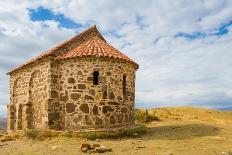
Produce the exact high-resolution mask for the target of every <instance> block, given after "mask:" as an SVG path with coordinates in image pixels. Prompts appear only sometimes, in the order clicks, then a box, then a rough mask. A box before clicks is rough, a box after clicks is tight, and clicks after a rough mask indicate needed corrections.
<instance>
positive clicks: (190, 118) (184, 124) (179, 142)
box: [0, 108, 232, 155]
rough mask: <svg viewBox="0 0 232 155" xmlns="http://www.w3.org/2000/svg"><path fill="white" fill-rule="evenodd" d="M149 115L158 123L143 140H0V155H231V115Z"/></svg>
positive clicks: (169, 111) (186, 111)
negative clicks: (102, 154)
mask: <svg viewBox="0 0 232 155" xmlns="http://www.w3.org/2000/svg"><path fill="white" fill-rule="evenodd" d="M149 113H155V114H156V115H157V116H158V117H159V118H160V119H161V120H160V121H153V122H150V123H147V124H146V126H147V127H148V133H147V134H145V135H143V136H135V137H132V138H128V137H127V138H126V137H125V138H121V139H119V138H117V139H96V140H86V139H83V138H73V137H71V138H70V137H61V136H58V137H54V138H47V139H45V140H43V141H38V140H31V139H28V138H26V137H23V138H19V139H16V140H13V139H9V140H6V141H4V140H3V138H2V139H1V137H0V141H2V140H3V141H2V142H0V154H1V155H5V154H14V155H17V154H19V155H22V154H23V155H24V154H28V155H33V154H35V155H36V154H38V155H43V154H44V155H50V154H51V155H53V154H54V155H77V154H78V155H79V154H89V153H91V154H98V153H96V151H95V150H96V149H98V150H101V149H103V150H104V149H105V151H106V152H105V153H104V154H109V155H111V154H112V155H121V154H122V155H124V154H125V155H130V154H133V155H134V154H135V155H137V154H138V155H144V154H145V155H232V113H231V112H219V111H213V110H207V109H195V108H162V109H152V110H149ZM83 150H84V151H83ZM84 152H85V153H84Z"/></svg>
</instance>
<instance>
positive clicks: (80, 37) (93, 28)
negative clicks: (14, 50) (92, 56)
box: [7, 25, 107, 74]
mask: <svg viewBox="0 0 232 155" xmlns="http://www.w3.org/2000/svg"><path fill="white" fill-rule="evenodd" d="M91 33H95V35H96V36H98V37H99V38H100V39H101V40H103V41H104V42H107V41H106V40H105V38H104V37H103V36H102V35H101V33H100V32H99V31H98V29H97V26H96V25H93V26H91V27H89V28H88V29H86V30H84V31H82V32H80V33H79V34H77V35H75V36H74V37H72V38H70V39H68V40H67V41H64V42H62V43H60V44H58V45H57V46H55V47H52V48H50V49H48V50H45V51H44V52H43V53H42V54H40V55H39V56H37V57H34V58H32V59H31V60H29V61H26V62H25V63H24V64H22V65H20V66H18V67H17V68H15V69H13V70H11V71H10V72H8V73H7V74H10V73H12V72H14V71H16V70H18V69H20V68H21V67H24V66H26V65H29V64H31V63H32V62H35V61H37V60H39V59H42V58H44V57H46V56H59V55H60V54H61V55H62V54H63V53H65V52H66V50H65V51H62V52H63V53H62V52H61V53H59V50H61V49H63V48H65V47H67V46H68V45H70V44H72V43H74V42H76V41H77V42H79V43H81V42H82V41H83V39H84V37H85V35H86V36H87V37H88V35H89V34H91ZM69 50H70V49H69Z"/></svg>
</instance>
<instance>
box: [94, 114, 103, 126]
mask: <svg viewBox="0 0 232 155" xmlns="http://www.w3.org/2000/svg"><path fill="white" fill-rule="evenodd" d="M102 123H103V121H102V119H101V118H100V117H98V116H96V119H95V125H102Z"/></svg>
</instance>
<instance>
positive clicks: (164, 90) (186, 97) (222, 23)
mask: <svg viewBox="0 0 232 155" xmlns="http://www.w3.org/2000/svg"><path fill="white" fill-rule="evenodd" d="M0 6H1V8H0V116H3V115H5V114H6V104H7V103H8V102H9V89H8V87H9V77H8V76H7V75H6V73H7V72H8V71H9V70H10V69H12V68H14V67H16V66H17V65H19V64H21V63H23V62H24V61H26V60H28V59H30V58H32V57H34V56H36V55H38V54H39V53H41V52H42V51H44V50H46V49H48V48H51V47H53V46H55V45H56V44H58V43H60V42H62V41H64V40H66V39H68V38H70V37H72V36H74V35H75V34H77V33H79V32H80V31H82V30H84V29H86V28H88V27H89V26H91V25H93V24H96V25H97V27H98V29H99V30H100V31H101V32H102V33H103V35H104V37H105V38H106V39H107V40H108V42H109V43H110V44H111V45H113V46H114V47H116V48H118V49H119V50H121V51H122V52H123V53H125V54H126V55H128V56H129V57H131V58H132V59H134V60H135V61H136V62H138V64H139V65H140V68H139V70H138V72H137V79H136V106H137V107H157V106H182V105H192V106H204V107H210V108H223V107H232V1H231V0H194V1H193V0H175V1H173V0H126V1H125V0H101V1H99V0H56V1H48V0H31V1H30V2H29V1H27V0H25V1H23V0H8V1H0Z"/></svg>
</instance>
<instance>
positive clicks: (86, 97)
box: [84, 95, 94, 100]
mask: <svg viewBox="0 0 232 155" xmlns="http://www.w3.org/2000/svg"><path fill="white" fill-rule="evenodd" d="M84 99H85V100H94V98H93V97H92V96H89V95H85V96H84Z"/></svg>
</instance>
